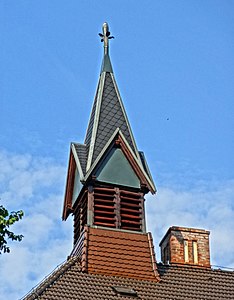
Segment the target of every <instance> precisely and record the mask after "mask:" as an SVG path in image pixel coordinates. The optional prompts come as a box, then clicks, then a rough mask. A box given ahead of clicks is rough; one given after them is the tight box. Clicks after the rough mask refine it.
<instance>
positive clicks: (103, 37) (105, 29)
mask: <svg viewBox="0 0 234 300" xmlns="http://www.w3.org/2000/svg"><path fill="white" fill-rule="evenodd" d="M102 32H103V34H102V33H99V36H100V37H101V42H104V54H108V52H109V40H110V39H113V38H114V37H113V36H110V31H109V26H108V24H107V22H105V23H103V25H102Z"/></svg>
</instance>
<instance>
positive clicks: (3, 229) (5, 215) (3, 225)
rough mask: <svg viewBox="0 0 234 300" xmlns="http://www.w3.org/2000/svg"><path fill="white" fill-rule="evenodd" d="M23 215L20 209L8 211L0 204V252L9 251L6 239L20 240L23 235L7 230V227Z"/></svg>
mask: <svg viewBox="0 0 234 300" xmlns="http://www.w3.org/2000/svg"><path fill="white" fill-rule="evenodd" d="M23 215H24V213H23V211H22V210H19V211H13V212H11V213H9V212H8V210H7V209H6V208H5V207H3V206H2V205H0V254H2V253H9V252H10V248H9V246H7V240H12V241H19V242H20V241H21V240H22V238H23V235H22V234H19V235H17V234H14V232H12V231H10V230H9V227H10V226H12V225H13V224H14V223H15V222H17V221H19V220H20V219H22V217H23Z"/></svg>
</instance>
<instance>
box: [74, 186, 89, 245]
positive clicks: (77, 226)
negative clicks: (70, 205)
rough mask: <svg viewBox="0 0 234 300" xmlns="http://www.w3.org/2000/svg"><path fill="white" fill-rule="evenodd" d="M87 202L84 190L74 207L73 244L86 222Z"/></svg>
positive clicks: (86, 194)
mask: <svg viewBox="0 0 234 300" xmlns="http://www.w3.org/2000/svg"><path fill="white" fill-rule="evenodd" d="M87 202H88V193H87V191H85V192H84V194H83V195H82V197H81V199H80V200H79V202H78V203H77V206H76V207H75V209H74V244H76V242H77V240H78V238H79V236H80V233H81V231H82V230H83V229H84V226H85V225H86V224H87Z"/></svg>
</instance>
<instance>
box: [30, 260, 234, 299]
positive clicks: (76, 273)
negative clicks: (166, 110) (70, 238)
mask: <svg viewBox="0 0 234 300" xmlns="http://www.w3.org/2000/svg"><path fill="white" fill-rule="evenodd" d="M158 270H159V272H160V274H161V281H160V282H152V281H142V280H136V279H131V278H122V277H114V276H105V275H94V274H87V273H82V272H81V268H80V262H79V260H77V259H75V258H73V259H70V260H68V262H66V263H65V264H64V265H63V266H62V267H60V269H59V270H57V271H55V272H54V273H52V275H51V276H50V277H49V278H47V279H46V280H45V281H44V282H43V283H42V284H41V285H40V286H39V287H38V288H36V289H35V290H34V292H32V293H30V294H29V295H28V296H26V297H25V298H24V299H25V300H34V299H40V300H43V299H44V300H45V299H50V300H58V299H67V300H75V299H84V300H91V299H96V300H104V299H108V300H114V299H116V300H117V299H126V297H122V296H121V295H117V294H116V293H115V292H114V290H113V287H115V286H118V287H127V288H130V289H133V290H134V291H136V293H137V295H138V297H139V299H142V300H153V299H161V300H166V299H167V300H169V299H170V300H171V299H178V300H184V299H190V300H198V299H199V300H201V299H206V300H219V299H226V300H229V299H230V300H231V299H234V272H233V271H222V270H213V269H204V268H196V267H191V266H188V267H185V266H181V267H179V266H165V265H161V264H158ZM128 299H130V298H128Z"/></svg>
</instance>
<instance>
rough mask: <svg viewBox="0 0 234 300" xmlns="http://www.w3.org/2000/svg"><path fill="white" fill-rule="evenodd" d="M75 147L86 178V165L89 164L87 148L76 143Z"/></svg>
mask: <svg viewBox="0 0 234 300" xmlns="http://www.w3.org/2000/svg"><path fill="white" fill-rule="evenodd" d="M73 145H74V146H75V149H76V153H77V156H78V158H79V161H80V164H81V168H82V171H83V174H84V176H85V173H86V164H87V146H86V145H83V144H75V143H74V144H73Z"/></svg>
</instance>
